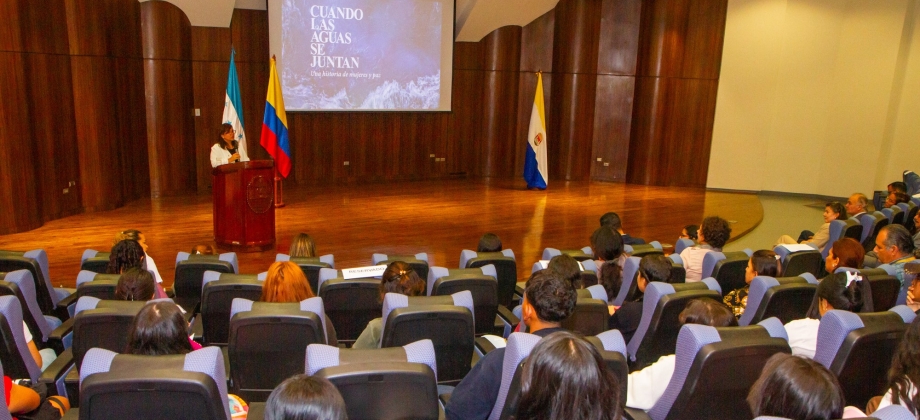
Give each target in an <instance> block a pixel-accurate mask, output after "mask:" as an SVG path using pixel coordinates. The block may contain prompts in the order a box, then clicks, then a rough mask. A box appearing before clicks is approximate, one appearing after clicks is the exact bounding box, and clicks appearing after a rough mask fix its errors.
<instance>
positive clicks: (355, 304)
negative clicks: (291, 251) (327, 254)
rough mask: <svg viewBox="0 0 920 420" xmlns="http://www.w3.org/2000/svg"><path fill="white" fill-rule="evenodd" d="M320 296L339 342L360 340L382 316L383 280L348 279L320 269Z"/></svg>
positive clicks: (326, 269) (333, 271)
mask: <svg viewBox="0 0 920 420" xmlns="http://www.w3.org/2000/svg"><path fill="white" fill-rule="evenodd" d="M319 297H320V298H322V299H323V303H324V304H325V307H326V315H327V316H329V319H331V320H332V324H333V325H335V332H336V335H337V336H338V339H339V341H344V342H352V341H355V340H357V339H358V336H360V335H361V332H362V331H364V327H366V326H367V323H368V322H370V321H371V320H373V319H374V318H377V317H379V316H380V310H381V308H382V306H381V302H380V279H375V278H360V279H349V280H346V279H344V278H342V273H341V272H340V271H337V270H333V269H330V268H323V269H320V273H319Z"/></svg>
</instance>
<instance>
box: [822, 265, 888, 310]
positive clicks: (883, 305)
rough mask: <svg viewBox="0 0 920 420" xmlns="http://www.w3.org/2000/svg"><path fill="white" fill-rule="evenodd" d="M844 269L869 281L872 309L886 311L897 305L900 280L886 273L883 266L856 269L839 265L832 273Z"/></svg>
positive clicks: (843, 270)
mask: <svg viewBox="0 0 920 420" xmlns="http://www.w3.org/2000/svg"><path fill="white" fill-rule="evenodd" d="M886 267H890V266H886ZM846 271H851V272H857V273H860V274H862V276H863V278H865V279H866V280H868V281H869V287H870V289H871V290H872V310H873V311H875V312H882V311H887V310H889V309H891V308H893V307H895V306H897V305H898V294H899V293H900V292H901V282H900V281H899V280H898V278H897V277H895V276H893V275H891V274H888V272H887V271H885V269H884V268H864V269H861V270H857V269H855V268H849V267H840V268H838V269H836V270H834V273H840V272H846ZM905 298H906V297H905ZM901 303H903V302H901Z"/></svg>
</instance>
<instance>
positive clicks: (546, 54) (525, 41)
mask: <svg viewBox="0 0 920 420" xmlns="http://www.w3.org/2000/svg"><path fill="white" fill-rule="evenodd" d="M555 27H556V11H555V9H553V10H550V11H548V12H546V13H545V14H544V15H543V16H540V17H538V18H537V19H536V20H534V21H533V22H530V23H528V24H527V25H526V26H524V28H523V29H521V67H520V70H521V71H523V72H538V71H542V72H543V73H550V72H552V71H553V31H554V30H555Z"/></svg>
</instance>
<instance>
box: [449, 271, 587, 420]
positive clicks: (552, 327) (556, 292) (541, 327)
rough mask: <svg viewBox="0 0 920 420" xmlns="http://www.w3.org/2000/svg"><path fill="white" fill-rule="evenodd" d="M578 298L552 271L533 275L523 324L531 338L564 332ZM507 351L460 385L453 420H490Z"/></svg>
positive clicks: (452, 404) (483, 364) (484, 362)
mask: <svg viewBox="0 0 920 420" xmlns="http://www.w3.org/2000/svg"><path fill="white" fill-rule="evenodd" d="M577 297H578V295H577V293H576V292H575V289H573V288H572V287H571V286H570V285H569V284H568V282H566V281H565V280H563V279H562V278H560V277H559V276H558V275H557V274H555V273H553V272H551V271H549V270H540V271H537V272H536V273H533V274H532V275H531V276H530V280H528V284H527V287H526V289H525V290H524V302H523V308H522V316H521V322H523V323H524V324H525V325H527V328H528V331H530V333H531V334H536V335H538V336H540V337H546V336H548V335H550V334H552V333H554V332H559V331H564V330H563V329H562V321H563V320H564V319H566V318H568V317H569V315H571V314H572V312H573V311H574V310H575V301H576V299H577ZM504 357H505V349H504V348H499V349H495V350H493V351H491V352H490V353H489V354H487V355H485V356H484V357H483V358H482V359H479V362H478V363H476V366H473V369H472V370H470V372H469V373H468V374H467V375H466V377H464V378H463V380H462V381H460V384H459V385H457V387H456V388H455V389H454V391H453V394H451V398H450V401H449V402H448V403H447V406H446V407H445V408H444V411H445V414H446V415H447V418H448V419H449V420H482V419H487V418H489V413H491V412H492V407H493V406H494V405H495V400H496V399H497V398H498V390H499V387H500V386H501V380H502V362H503V360H504Z"/></svg>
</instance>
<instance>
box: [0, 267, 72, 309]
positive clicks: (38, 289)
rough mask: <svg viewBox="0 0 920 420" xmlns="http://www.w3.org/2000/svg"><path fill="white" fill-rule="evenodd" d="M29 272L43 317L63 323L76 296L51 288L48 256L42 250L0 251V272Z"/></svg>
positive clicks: (66, 290)
mask: <svg viewBox="0 0 920 420" xmlns="http://www.w3.org/2000/svg"><path fill="white" fill-rule="evenodd" d="M16 270H29V272H30V273H32V279H33V280H34V281H35V295H36V297H37V298H38V307H39V308H40V309H41V311H42V313H43V314H45V315H51V316H54V317H57V318H58V319H60V320H62V321H65V320H67V319H68V318H70V316H71V315H72V313H73V304H74V302H76V301H77V296H76V294H75V293H74V292H73V291H72V290H69V289H65V288H55V287H54V286H52V282H51V277H49V276H48V254H47V253H46V252H45V250H44V249H34V250H32V251H26V252H22V251H0V272H6V273H8V272H10V271H16Z"/></svg>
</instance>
